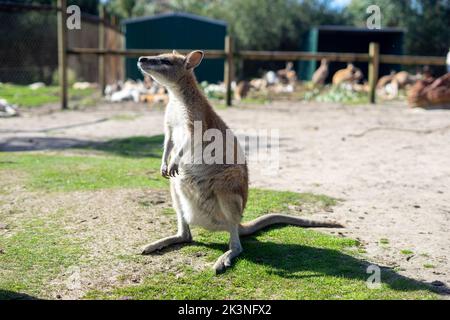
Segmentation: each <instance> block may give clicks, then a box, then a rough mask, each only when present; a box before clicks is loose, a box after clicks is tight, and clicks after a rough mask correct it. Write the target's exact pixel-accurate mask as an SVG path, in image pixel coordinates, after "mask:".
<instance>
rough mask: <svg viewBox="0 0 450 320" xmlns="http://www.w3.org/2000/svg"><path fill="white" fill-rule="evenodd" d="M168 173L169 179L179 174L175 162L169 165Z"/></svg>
mask: <svg viewBox="0 0 450 320" xmlns="http://www.w3.org/2000/svg"><path fill="white" fill-rule="evenodd" d="M168 173H169V177H175V175H177V174H179V173H178V164H177V163H175V162H172V163H170V164H169V169H168Z"/></svg>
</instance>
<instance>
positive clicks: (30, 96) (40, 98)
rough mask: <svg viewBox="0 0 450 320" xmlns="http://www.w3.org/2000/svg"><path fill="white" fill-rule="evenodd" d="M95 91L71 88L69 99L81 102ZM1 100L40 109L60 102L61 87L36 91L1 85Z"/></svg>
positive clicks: (26, 87) (24, 87)
mask: <svg viewBox="0 0 450 320" xmlns="http://www.w3.org/2000/svg"><path fill="white" fill-rule="evenodd" d="M93 93H94V90H93V89H85V90H80V89H72V88H69V97H70V99H71V100H80V99H82V98H86V97H89V96H92V95H93ZM0 98H3V99H6V101H8V103H10V104H15V105H18V106H20V107H38V106H42V105H45V104H50V103H55V102H58V101H59V87H57V86H46V87H43V88H39V89H36V90H32V89H30V88H29V87H28V86H22V85H13V84H1V85H0Z"/></svg>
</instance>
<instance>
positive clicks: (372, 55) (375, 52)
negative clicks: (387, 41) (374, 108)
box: [369, 42, 380, 104]
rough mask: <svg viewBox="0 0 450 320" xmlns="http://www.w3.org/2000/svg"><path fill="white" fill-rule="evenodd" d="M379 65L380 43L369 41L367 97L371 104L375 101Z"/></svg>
mask: <svg viewBox="0 0 450 320" xmlns="http://www.w3.org/2000/svg"><path fill="white" fill-rule="evenodd" d="M379 67H380V44H379V43H375V42H371V43H370V45H369V98H370V103H372V104H375V103H376V95H377V92H376V90H377V82H378V72H379Z"/></svg>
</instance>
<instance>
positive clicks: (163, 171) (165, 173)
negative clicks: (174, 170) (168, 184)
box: [161, 163, 169, 179]
mask: <svg viewBox="0 0 450 320" xmlns="http://www.w3.org/2000/svg"><path fill="white" fill-rule="evenodd" d="M161 175H162V176H163V177H164V178H166V179H169V170H168V169H167V164H165V163H163V164H162V165H161Z"/></svg>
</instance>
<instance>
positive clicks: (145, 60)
mask: <svg viewBox="0 0 450 320" xmlns="http://www.w3.org/2000/svg"><path fill="white" fill-rule="evenodd" d="M149 61H150V59H149V58H146V57H140V58H139V62H149Z"/></svg>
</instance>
